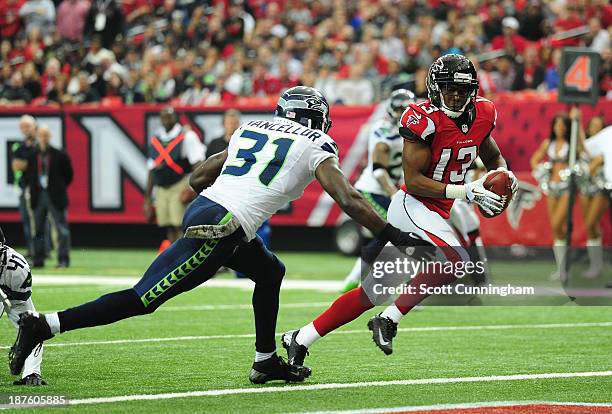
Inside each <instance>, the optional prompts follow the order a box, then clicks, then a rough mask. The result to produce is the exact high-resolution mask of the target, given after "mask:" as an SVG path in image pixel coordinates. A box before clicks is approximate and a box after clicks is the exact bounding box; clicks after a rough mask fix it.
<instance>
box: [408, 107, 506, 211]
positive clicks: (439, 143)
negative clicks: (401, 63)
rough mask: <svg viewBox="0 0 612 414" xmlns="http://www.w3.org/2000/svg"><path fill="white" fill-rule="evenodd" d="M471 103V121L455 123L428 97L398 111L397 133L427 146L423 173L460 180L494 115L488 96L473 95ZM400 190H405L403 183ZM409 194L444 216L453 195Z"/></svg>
mask: <svg viewBox="0 0 612 414" xmlns="http://www.w3.org/2000/svg"><path fill="white" fill-rule="evenodd" d="M474 106H475V115H474V116H473V121H472V123H471V125H468V124H462V125H460V126H458V125H457V124H456V123H455V122H454V121H453V120H452V119H451V118H449V117H448V116H446V114H445V113H444V112H442V111H441V110H439V109H438V108H436V107H435V106H433V105H432V104H431V103H430V102H429V101H423V102H419V103H417V104H411V105H410V106H408V108H407V109H406V111H404V113H403V114H402V117H401V119H400V124H401V125H400V134H401V135H402V136H403V137H404V138H405V139H409V140H418V141H421V142H424V143H426V144H428V145H429V146H430V147H431V162H430V164H429V168H428V169H427V171H426V173H425V175H426V176H427V177H429V178H431V179H433V180H436V181H440V182H441V183H445V184H463V183H464V180H465V173H466V172H467V169H468V167H469V166H470V165H472V163H473V162H474V160H475V159H476V157H478V152H479V148H480V144H481V143H482V141H484V139H485V138H487V137H488V136H489V135H490V134H491V131H492V130H493V128H495V120H496V119H497V111H496V110H495V105H494V104H493V102H491V101H489V100H488V99H485V98H481V97H476V99H475V100H474ZM402 190H404V191H406V186H405V185H404V186H402ZM413 197H414V198H416V199H418V200H419V201H421V202H422V203H423V204H425V205H426V206H427V207H428V208H429V209H430V210H433V211H435V212H437V213H438V214H440V215H441V216H442V217H444V218H445V219H447V218H448V217H449V216H450V210H451V208H452V206H453V202H454V200H453V199H448V198H430V197H421V196H416V195H413Z"/></svg>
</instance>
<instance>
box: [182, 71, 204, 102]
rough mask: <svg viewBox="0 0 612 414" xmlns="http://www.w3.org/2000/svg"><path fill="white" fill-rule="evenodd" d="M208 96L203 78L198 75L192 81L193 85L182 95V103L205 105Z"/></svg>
mask: <svg viewBox="0 0 612 414" xmlns="http://www.w3.org/2000/svg"><path fill="white" fill-rule="evenodd" d="M207 96H208V89H205V88H204V85H203V83H202V78H200V77H197V78H194V79H193V81H192V85H191V86H190V87H189V88H188V89H187V90H186V91H185V92H183V94H182V95H181V99H180V102H181V105H186V106H191V105H203V104H204V103H205V101H206V97H207Z"/></svg>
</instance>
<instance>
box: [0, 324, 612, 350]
mask: <svg viewBox="0 0 612 414" xmlns="http://www.w3.org/2000/svg"><path fill="white" fill-rule="evenodd" d="M601 327H612V322H584V323H550V324H517V325H473V326H420V327H414V328H399V329H398V331H399V332H445V331H448V332H451V331H487V330H507V329H563V328H601ZM368 332H369V331H368V330H365V329H354V330H343V331H336V332H333V333H332V335H352V334H364V333H368ZM240 338H255V334H252V333H251V334H229V335H199V336H174V337H159V338H142V339H115V340H108V341H86V342H53V341H51V342H49V343H46V344H45V347H47V348H50V347H66V346H90V345H116V344H137V343H149V342H175V341H176V342H180V341H202V340H212V339H240ZM9 348H10V346H0V349H9Z"/></svg>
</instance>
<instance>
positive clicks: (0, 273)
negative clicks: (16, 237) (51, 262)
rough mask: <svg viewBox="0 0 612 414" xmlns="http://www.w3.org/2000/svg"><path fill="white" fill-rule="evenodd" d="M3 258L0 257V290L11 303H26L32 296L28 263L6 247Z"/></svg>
mask: <svg viewBox="0 0 612 414" xmlns="http://www.w3.org/2000/svg"><path fill="white" fill-rule="evenodd" d="M3 256H4V257H0V260H1V261H2V264H0V288H1V289H2V291H3V292H4V294H5V295H6V296H8V298H9V300H10V301H11V302H14V301H24V302H25V301H27V300H28V299H29V298H30V296H31V295H32V274H31V273H30V266H29V265H28V262H27V261H26V259H25V258H24V257H23V256H22V255H21V254H19V253H17V252H16V251H15V250H14V249H12V248H11V247H8V246H7V249H6V251H5V252H4V253H3ZM0 306H2V305H1V304H0Z"/></svg>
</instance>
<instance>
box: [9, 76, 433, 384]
mask: <svg viewBox="0 0 612 414" xmlns="http://www.w3.org/2000/svg"><path fill="white" fill-rule="evenodd" d="M275 115H276V117H275V118H274V120H272V121H250V122H247V123H245V124H243V125H242V126H240V128H238V129H237V130H236V131H235V132H234V134H233V135H232V137H231V139H230V143H229V147H228V148H227V149H226V150H224V151H222V152H220V153H218V154H215V155H213V156H212V157H209V158H208V159H207V160H206V161H205V162H204V163H203V164H202V165H201V166H200V167H198V168H197V169H196V171H195V172H194V174H193V175H192V177H191V180H190V184H191V186H192V187H193V188H194V190H196V192H201V194H200V196H199V197H197V199H196V200H194V202H192V203H191V205H190V206H189V207H188V209H187V211H186V212H185V216H184V218H183V229H184V231H185V235H184V237H183V238H181V239H179V240H177V241H176V242H174V244H172V246H170V247H169V248H168V249H167V250H166V251H164V252H163V253H162V254H161V255H159V256H158V257H157V258H156V259H155V261H154V262H153V263H152V264H151V266H150V267H149V269H148V270H147V271H146V272H145V273H144V275H143V277H142V279H141V280H140V281H139V282H138V283H137V284H136V285H135V286H134V287H133V288H130V289H126V290H123V291H119V292H114V293H110V294H107V295H104V296H102V297H100V298H98V299H96V300H94V301H92V302H89V303H85V304H83V305H80V306H76V307H74V308H70V309H67V310H64V311H62V312H57V313H50V314H47V315H38V314H36V313H32V312H26V313H24V314H22V315H21V317H20V320H19V326H20V329H19V335H18V340H17V341H16V342H15V345H13V347H12V352H11V358H10V359H9V366H10V368H11V371H12V372H16V371H19V370H21V367H22V366H23V363H24V360H25V358H26V356H27V355H29V354H30V352H31V351H32V349H34V348H35V347H36V346H37V345H38V344H40V343H42V342H43V341H45V340H47V339H50V338H52V337H53V336H54V335H55V334H58V333H63V332H66V331H71V330H74V329H79V328H85V327H90V326H99V325H105V324H109V323H113V322H116V321H118V320H121V319H125V318H129V317H132V316H137V315H143V314H147V313H151V312H153V311H155V309H157V308H158V307H159V306H160V305H162V304H163V303H164V302H166V301H167V300H169V299H171V298H172V297H174V296H176V295H178V294H180V293H182V292H185V291H188V290H191V289H193V288H194V287H196V286H198V285H200V284H202V283H204V282H206V281H207V280H208V279H210V278H211V277H212V276H213V275H214V274H215V272H216V271H217V270H218V269H219V267H221V266H226V267H229V268H231V269H233V270H236V271H239V272H242V273H244V274H245V275H247V276H248V277H249V278H250V279H252V280H253V281H254V282H255V289H254V292H253V312H254V315H255V331H256V340H255V350H256V353H255V362H254V363H253V366H252V369H251V373H250V375H249V379H250V380H251V382H253V383H258V384H260V383H265V382H267V381H270V380H285V381H303V380H304V378H306V377H308V376H309V375H310V369H309V368H306V367H303V366H297V365H289V364H287V363H285V362H284V361H283V360H282V359H281V358H280V357H279V356H278V355H277V354H276V345H275V329H276V318H277V313H278V296H279V291H280V286H281V282H282V279H283V276H284V275H285V267H284V265H283V263H282V262H281V261H280V260H279V259H278V258H277V257H276V256H275V255H274V254H272V253H271V252H270V251H269V250H268V249H267V248H266V247H265V246H264V244H263V243H262V241H261V239H260V238H259V237H258V236H257V235H256V234H255V232H256V231H257V229H258V228H259V227H260V226H261V224H262V223H263V222H264V221H265V220H267V219H269V218H270V216H271V215H273V214H274V213H275V212H276V211H277V210H278V209H280V208H281V207H283V206H284V205H285V204H286V203H287V202H289V201H292V200H295V199H297V198H299V197H300V196H301V195H302V193H303V192H304V189H305V188H306V186H307V185H308V184H310V183H311V182H312V180H314V179H315V178H316V179H317V180H318V181H319V182H320V183H321V185H322V187H323V188H324V189H325V191H326V192H327V193H329V194H330V196H331V197H332V198H333V199H334V200H335V201H336V202H337V203H338V204H339V205H340V207H341V208H342V209H343V210H344V211H345V212H346V213H347V214H348V215H349V216H351V217H352V218H353V219H355V220H356V221H357V222H359V223H360V224H361V225H363V226H365V227H366V228H368V229H369V230H370V231H372V233H373V234H375V235H376V237H377V238H379V239H381V240H383V241H389V242H391V243H393V244H394V245H396V246H415V245H419V246H426V247H424V248H423V249H411V251H413V250H419V251H420V252H421V253H420V254H421V255H422V257H423V255H426V254H433V250H434V248H433V246H432V245H431V244H430V243H427V242H424V241H423V240H422V239H420V238H414V237H412V236H411V235H410V234H408V233H402V232H400V231H399V230H398V229H396V228H395V227H393V226H391V225H390V224H387V223H386V222H385V221H384V220H383V219H382V218H381V217H380V216H379V215H378V214H377V213H376V212H375V211H374V210H373V209H372V207H371V206H370V205H369V203H368V202H367V201H366V200H365V199H364V197H363V196H362V195H361V193H359V192H358V191H356V190H355V189H354V188H353V187H352V186H351V185H350V184H349V182H348V180H347V179H346V177H344V175H343V174H342V171H341V170H340V168H339V166H338V148H337V146H336V144H335V142H334V141H333V140H332V139H331V138H330V137H329V135H327V131H328V130H329V128H330V126H331V120H330V118H329V106H328V104H327V101H326V100H325V97H323V95H322V94H321V93H320V92H319V91H317V90H316V89H313V88H309V87H304V86H297V87H294V88H291V89H289V90H287V91H286V92H285V93H283V95H281V97H280V98H279V101H278V105H277V108H276V112H275ZM424 251H425V252H427V251H428V252H429V253H423V252H424Z"/></svg>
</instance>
